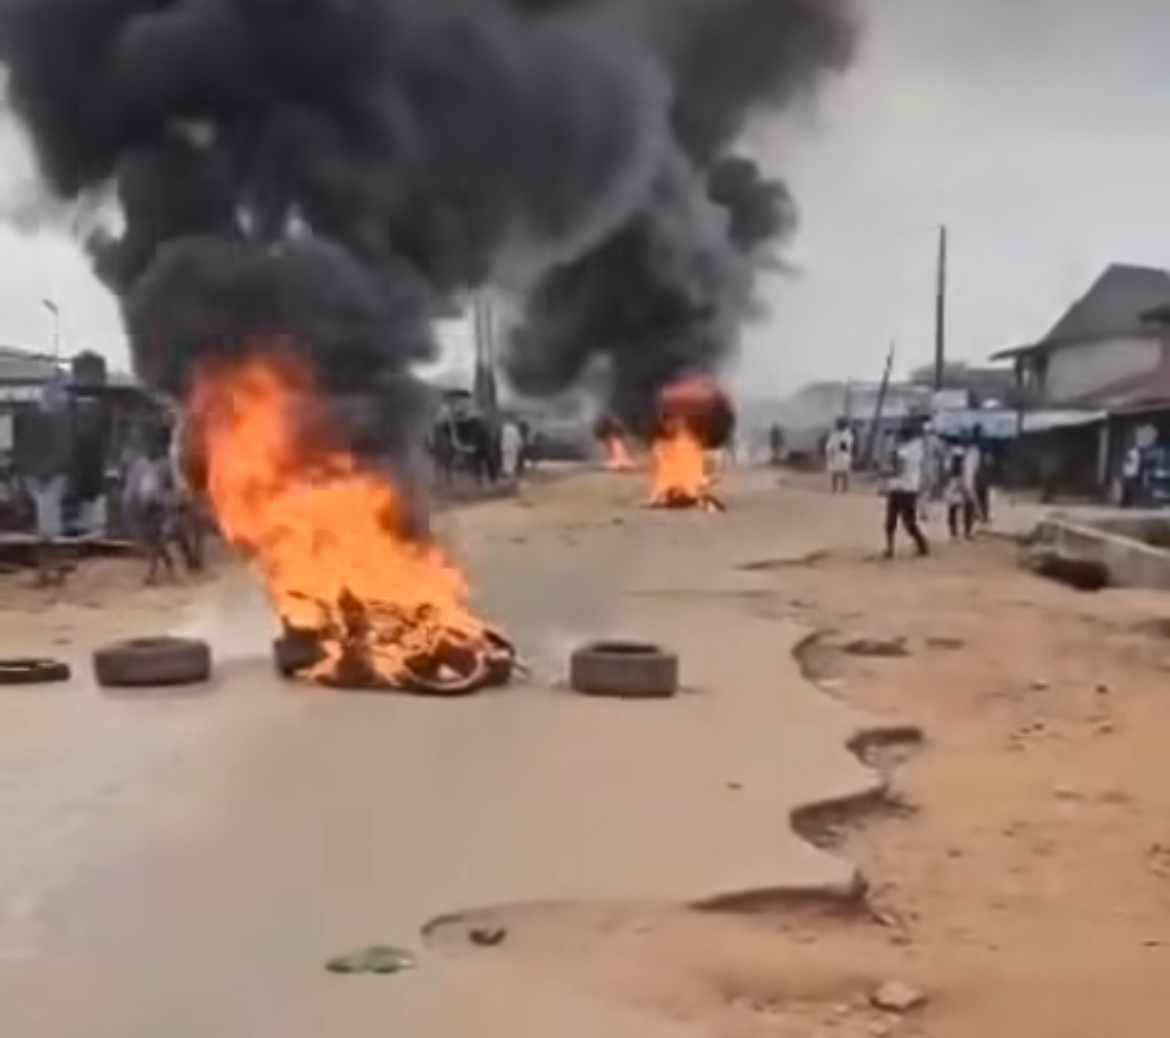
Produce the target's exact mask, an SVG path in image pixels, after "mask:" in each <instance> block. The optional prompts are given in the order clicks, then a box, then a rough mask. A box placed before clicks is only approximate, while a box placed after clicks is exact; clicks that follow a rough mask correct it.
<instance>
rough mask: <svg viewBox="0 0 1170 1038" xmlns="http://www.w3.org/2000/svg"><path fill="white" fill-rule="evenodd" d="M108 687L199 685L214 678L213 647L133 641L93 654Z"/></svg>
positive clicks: (169, 641)
mask: <svg viewBox="0 0 1170 1038" xmlns="http://www.w3.org/2000/svg"><path fill="white" fill-rule="evenodd" d="M93 672H94V676H95V677H96V678H97V682H98V684H99V685H101V686H102V687H104V688H159V687H164V686H170V685H195V684H199V683H201V682H204V681H207V680H208V679H209V678H210V677H211V648H210V647H209V646H208V644H207V642H204V641H199V640H198V639H197V638H130V639H127V640H126V641H120V642H113V643H111V644H110V645H106V646H104V647H103V648H100V649H98V650H97V652H95V653H94V654H93Z"/></svg>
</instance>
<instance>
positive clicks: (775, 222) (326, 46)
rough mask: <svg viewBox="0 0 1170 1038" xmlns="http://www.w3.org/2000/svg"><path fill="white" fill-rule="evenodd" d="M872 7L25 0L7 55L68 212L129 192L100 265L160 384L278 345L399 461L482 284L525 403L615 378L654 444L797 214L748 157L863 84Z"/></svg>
mask: <svg viewBox="0 0 1170 1038" xmlns="http://www.w3.org/2000/svg"><path fill="white" fill-rule="evenodd" d="M846 2H847V0H673V2H670V0H658V2H652V0H641V2H640V3H638V4H634V5H629V6H627V5H617V4H607V3H605V2H604V0H597V2H596V3H594V2H591V0H568V2H567V3H563V4H560V5H557V6H558V9H557V10H555V11H552V10H550V9H549V6H550V5H549V4H547V3H545V4H535V5H534V4H524V3H522V2H521V0H515V4H514V6H509V5H507V4H505V3H504V2H502V0H469V2H465V3H463V2H459V0H429V2H425V3H424V2H423V0H364V2H357V0H170V2H159V0H4V3H3V4H2V6H0V60H2V61H3V63H4V64H5V66H6V67H7V69H8V72H9V83H8V89H9V96H10V99H11V102H12V105H13V107H14V109H15V111H16V112H17V114H18V115H19V116H20V117H21V118H22V120H23V121H24V123H25V124H26V125H27V127H28V129H29V131H30V133H31V137H32V140H33V144H34V147H35V152H36V155H37V158H38V162H39V166H40V170H41V174H42V176H43V178H44V181H45V183H46V185H47V186H48V188H49V189H50V190H51V191H52V193H53V194H54V195H55V196H57V197H59V198H63V199H67V200H75V199H82V200H89V199H93V198H95V197H100V196H101V195H103V194H104V193H105V192H108V191H109V190H110V188H111V187H112V188H113V190H114V193H115V194H116V197H117V199H118V201H119V203H120V207H121V210H122V215H123V218H124V221H123V223H124V226H123V228H122V229H121V230H120V231H119V232H117V233H114V234H105V235H101V236H97V237H95V238H94V239H93V240H92V241H91V242H90V243H89V244H90V248H91V251H92V254H93V256H94V261H95V268H96V270H97V271H98V273H99V275H100V276H101V277H102V279H103V280H104V281H105V282H106V284H108V285H109V286H110V288H111V289H112V290H113V291H114V292H115V293H116V294H117V295H118V297H119V299H120V300H121V303H122V308H123V313H124V318H125V321H126V325H127V329H128V333H129V337H130V341H131V347H132V354H133V357H134V361H135V365H136V368H137V370H138V371H139V372H140V374H142V375H143V377H145V378H146V379H148V380H149V381H150V382H151V383H153V384H155V385H157V386H160V387H162V388H164V389H165V390H167V391H168V392H171V393H173V394H175V395H181V394H182V393H183V392H184V391H185V389H186V388H187V386H188V384H189V381H190V377H191V373H192V370H193V365H194V364H196V363H198V362H199V361H200V360H201V359H203V358H206V357H207V356H208V355H209V354H217V353H222V352H233V351H238V350H241V349H246V348H247V347H248V345H249V343H251V342H254V341H255V339H256V337H257V336H271V335H274V334H275V335H280V336H282V337H285V338H286V339H287V340H288V341H289V342H291V343H292V344H293V345H294V346H295V348H297V349H299V350H301V351H303V353H304V355H305V356H306V357H307V358H308V359H309V360H310V361H311V362H312V365H313V368H314V371H315V375H316V378H317V380H318V382H319V384H320V385H321V386H322V388H323V389H324V390H325V391H326V392H327V393H328V394H329V395H330V396H331V397H332V398H334V400H335V402H336V404H337V408H338V413H340V414H344V415H346V416H348V418H349V420H350V425H351V433H352V435H353V436H354V437H355V439H356V441H357V446H359V447H360V448H361V449H362V450H363V453H368V454H371V455H378V456H380V457H383V458H384V457H387V456H389V457H391V458H395V459H398V458H401V457H402V456H403V452H404V451H405V450H406V449H407V447H408V445H409V444H410V443H411V442H413V441H414V440H415V439H416V435H415V434H416V432H417V423H416V422H415V418H416V416H417V415H418V413H419V406H420V401H421V395H420V387H419V386H418V385H417V384H416V383H415V382H414V380H413V378H412V376H411V375H410V367H411V365H412V364H414V363H415V362H416V361H419V360H422V359H425V358H427V357H429V356H430V355H431V354H432V352H433V349H434V347H433V339H432V335H431V323H432V320H433V317H434V315H435V313H436V312H437V311H438V309H439V308H440V307H443V306H445V305H446V304H447V303H449V302H450V301H451V300H452V299H458V298H460V297H461V296H462V295H463V294H464V293H465V292H467V291H469V290H473V289H475V288H477V287H480V286H483V285H485V284H491V283H493V282H496V281H500V280H507V281H508V283H509V284H510V285H512V286H514V287H515V286H519V291H521V292H522V295H523V298H524V299H525V301H526V305H525V307H524V310H525V319H524V321H523V324H522V327H521V328H520V329H519V331H518V332H517V334H516V336H515V338H514V341H513V342H512V343H510V344H509V350H508V354H507V356H506V358H505V362H506V366H507V369H508V371H509V373H510V375H511V377H512V378H513V380H514V381H515V383H516V384H517V386H518V387H519V388H520V389H522V390H525V391H529V392H533V393H538V394H547V393H553V392H556V391H558V390H560V389H563V388H567V387H568V386H569V385H571V384H572V383H573V381H574V380H575V379H576V378H577V377H578V376H579V375H580V374H582V372H583V371H584V370H585V369H586V368H587V367H588V366H589V364H590V363H591V362H592V361H593V360H594V359H595V358H597V357H599V356H600V357H607V358H608V359H609V361H610V367H611V371H612V375H613V380H612V381H613V393H614V404H615V408H616V410H617V411H618V413H619V414H621V415H623V417H624V418H625V419H626V420H627V421H630V422H631V424H634V423H635V421H636V420H637V419H638V418H639V417H641V416H644V415H645V414H647V413H648V411H647V404H648V402H649V401H651V400H652V398H653V394H654V392H655V391H656V389H658V388H661V386H662V385H664V384H666V383H667V382H669V381H671V380H673V379H674V378H676V377H677V376H678V375H680V374H682V373H687V372H692V371H695V370H700V371H706V370H713V369H714V368H716V367H717V366H718V364H719V363H720V362H721V361H722V360H723V359H724V357H725V356H726V354H727V351H728V350H729V349H730V348H732V347H733V345H734V342H735V329H736V327H737V324H738V322H739V321H740V320H741V319H742V317H743V315H744V313H745V311H746V307H747V304H748V302H749V301H750V285H751V269H752V258H753V256H754V254H755V253H757V252H758V250H759V249H760V248H761V247H762V246H764V245H765V244H766V243H768V242H769V241H772V240H774V239H775V238H777V237H778V236H782V235H783V234H784V233H786V232H787V231H788V230H789V229H790V228H791V226H792V224H793V219H794V209H793V205H792V200H791V198H790V197H789V195H788V193H787V191H786V189H785V188H784V187H783V185H782V184H780V183H779V182H773V181H770V180H768V179H767V178H765V177H764V176H762V175H761V173H760V171H759V170H758V169H757V168H756V167H755V165H754V164H753V163H751V162H750V161H749V160H747V159H745V158H743V157H741V156H737V155H735V154H734V153H733V152H732V151H731V149H732V147H733V145H734V143H735V141H736V139H737V138H738V136H739V135H740V133H741V131H742V129H743V126H744V123H745V121H746V120H747V119H748V118H749V117H750V115H751V114H752V112H753V111H754V110H756V109H757V108H758V107H760V106H767V105H783V104H786V103H788V102H789V101H791V100H792V99H793V98H795V97H798V96H800V94H801V93H802V92H803V91H805V90H807V89H809V88H811V87H812V86H814V85H815V83H816V81H817V80H818V78H819V75H820V73H821V72H823V71H826V70H831V69H837V68H841V67H843V66H844V65H845V64H846V63H847V61H848V58H849V56H850V51H851V43H852V38H853V34H852V27H851V22H850V20H849V17H848V10H847V8H846V6H845V4H846ZM363 416H364V417H363Z"/></svg>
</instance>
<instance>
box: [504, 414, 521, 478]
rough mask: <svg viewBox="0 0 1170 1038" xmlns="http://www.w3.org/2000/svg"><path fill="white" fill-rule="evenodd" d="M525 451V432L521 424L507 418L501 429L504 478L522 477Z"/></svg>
mask: <svg viewBox="0 0 1170 1038" xmlns="http://www.w3.org/2000/svg"><path fill="white" fill-rule="evenodd" d="M523 452H524V434H523V433H521V431H520V426H519V425H518V424H517V423H516V422H514V421H512V420H510V419H509V420H506V421H505V422H504V425H503V428H502V429H501V430H500V454H501V456H502V460H503V470H504V478H505V479H507V480H516V479H519V478H520V460H521V456H522V454H523Z"/></svg>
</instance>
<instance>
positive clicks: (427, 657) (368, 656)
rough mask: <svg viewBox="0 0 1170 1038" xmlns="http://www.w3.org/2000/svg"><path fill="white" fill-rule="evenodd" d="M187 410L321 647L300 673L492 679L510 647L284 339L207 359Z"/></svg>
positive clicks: (231, 536)
mask: <svg viewBox="0 0 1170 1038" xmlns="http://www.w3.org/2000/svg"><path fill="white" fill-rule="evenodd" d="M188 407H189V411H190V415H191V418H192V425H193V428H194V430H195V433H196V436H197V437H198V438H199V441H200V447H201V450H202V453H203V455H204V457H205V458H206V465H207V489H208V493H209V496H210V499H211V502H212V504H213V506H214V509H215V513H216V517H217V519H218V521H219V524H220V527H221V529H222V531H223V533H224V536H225V537H226V538H227V539H228V540H229V542H230V543H232V544H233V545H234V546H236V547H237V548H238V549H240V550H241V551H242V552H243V553H245V554H246V555H247V556H248V557H250V558H251V559H253V560H254V562H255V563H256V565H257V567H258V569H259V570H260V572H261V574H262V575H263V577H264V579H265V580H266V582H267V585H268V589H269V592H270V595H271V598H272V601H273V604H274V606H275V609H276V611H277V613H278V614H279V616H280V617H281V619H282V620H283V621H284V623H285V625H286V628H291V629H294V630H296V631H304V632H312V634H313V636H314V641H315V643H316V645H317V647H318V648H319V650H320V652H319V653H318V654H317V655H318V659H317V662H315V663H313V664H311V665H308V666H306V667H305V668H303V669H302V670H300V671H299V673H298V676H301V677H305V678H308V679H310V680H314V681H321V682H324V683H334V684H346V685H348V684H351V683H357V684H362V685H366V686H370V687H392V688H408V689H413V690H416V691H439V692H444V691H447V692H454V691H472V690H473V689H472V688H471V687H470V686H471V685H475V684H477V683H478V686H479V687H482V684H483V682H482V679H483V678H484V677H485V676H486V672H487V670H488V669H489V667H490V666H491V661H490V660H489V659H488V656H490V650H492V649H493V648H494V649H500V648H501V646H507V643H506V642H504V641H503V639H502V638H500V637H499V636H498V635H496V634H494V632H492V631H491V630H490V629H489V628H488V627H487V626H486V625H485V624H484V623H483V622H482V621H480V620H479V619H478V618H476V617H475V616H474V615H473V614H472V613H471V612H470V610H469V608H468V586H467V582H466V581H465V579H464V577H463V575H462V573H460V571H459V570H458V569H457V568H456V567H455V566H454V565H453V564H452V563H451V562H450V561H449V560H448V559H447V558H446V557H445V556H444V554H443V552H442V551H441V550H440V548H439V546H438V545H437V544H436V543H434V541H433V540H432V539H431V538H429V537H427V536H422V537H418V536H412V535H411V534H410V533H409V532H408V526H409V515H408V509H407V501H406V499H405V498H404V497H403V495H402V494H401V493H400V491H399V489H398V488H397V487H396V486H395V485H394V484H393V483H392V482H391V480H390V479H389V478H388V477H387V476H386V475H385V474H384V473H382V472H376V471H371V470H370V469H368V468H363V467H362V466H361V465H360V463H359V462H358V460H357V459H356V458H355V457H354V456H353V455H352V454H351V453H349V452H348V451H347V450H344V449H342V448H341V447H340V446H339V445H338V444H339V440H338V438H337V436H336V434H335V430H333V429H332V428H331V423H330V422H329V420H328V417H327V415H326V414H325V409H324V407H323V406H322V403H321V398H320V397H319V395H318V393H317V390H316V386H315V385H314V381H313V379H312V377H311V375H310V374H309V372H308V371H307V369H306V368H305V366H304V365H303V364H301V363H300V362H298V361H297V360H295V359H294V358H293V357H292V355H291V354H290V353H289V352H288V351H287V350H282V349H280V348H279V346H275V347H274V348H270V349H268V350H266V351H264V352H260V353H256V354H253V355H252V356H250V357H248V358H246V359H243V360H238V361H235V362H232V363H222V364H217V365H214V366H208V367H206V368H204V369H203V370H202V371H201V372H200V374H199V377H198V378H197V380H196V384H195V386H194V389H193V392H192V393H191V395H190V397H189V400H188ZM508 648H509V650H510V647H508ZM497 662H498V661H497ZM420 686H425V687H420Z"/></svg>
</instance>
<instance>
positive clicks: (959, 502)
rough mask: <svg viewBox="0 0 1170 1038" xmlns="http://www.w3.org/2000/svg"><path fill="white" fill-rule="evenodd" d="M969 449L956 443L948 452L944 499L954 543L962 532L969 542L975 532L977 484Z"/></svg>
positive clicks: (948, 524) (948, 526)
mask: <svg viewBox="0 0 1170 1038" xmlns="http://www.w3.org/2000/svg"><path fill="white" fill-rule="evenodd" d="M968 448H969V445H968V446H964V445H963V444H962V443H960V442H955V443H953V444H952V445H950V448H949V450H948V451H947V460H946V471H947V482H946V489H945V490H944V492H943V497H944V499H945V501H946V505H947V529H948V530H949V531H950V535H951V540H953V541H957V540H958V539H959V533H960V530H961V531H962V535H963V537H964V538H966V539H967V540H970V539H971V538H972V536H973V535H974V532H975V484H974V479H973V475H974V473H973V472H971V471H970V465H969V463H968V459H969V449H968Z"/></svg>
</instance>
